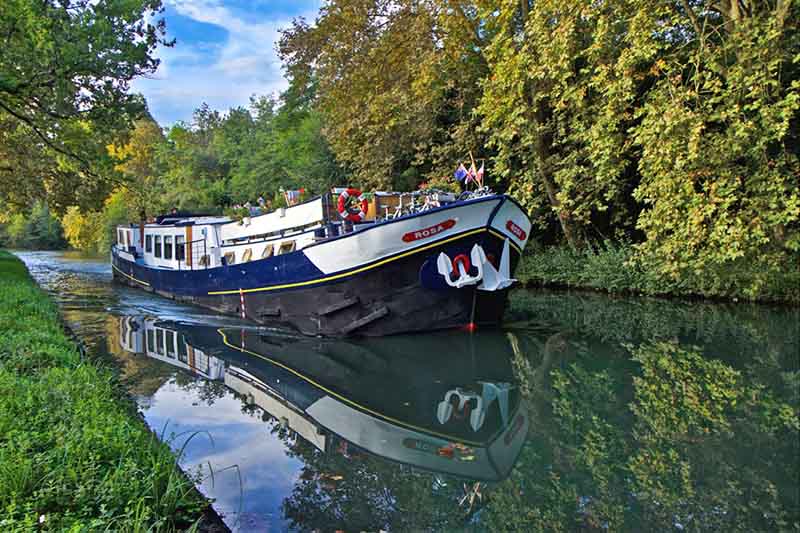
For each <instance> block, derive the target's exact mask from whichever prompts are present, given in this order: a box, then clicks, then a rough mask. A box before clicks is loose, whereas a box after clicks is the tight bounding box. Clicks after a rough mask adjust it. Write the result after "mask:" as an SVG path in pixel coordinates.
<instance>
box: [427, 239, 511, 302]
mask: <svg viewBox="0 0 800 533" xmlns="http://www.w3.org/2000/svg"><path fill="white" fill-rule="evenodd" d="M469 260H470V261H471V263H472V266H474V267H475V269H476V270H477V273H476V274H475V275H470V274H469V272H468V271H469V270H470V268H469V266H467V265H468V264H469V262H468V261H467V257H466V256H464V255H459V256H456V257H455V259H452V260H451V259H450V257H448V255H447V254H445V253H444V252H442V253H440V254H439V257H438V258H437V259H436V268H437V270H438V272H439V274H441V275H442V276H443V277H444V280H445V282H446V283H447V284H448V285H449V286H451V287H454V288H456V289H460V288H461V287H465V286H467V285H475V284H477V283H478V282H481V281H482V283H481V284H480V285H479V286H478V289H479V290H482V291H496V290H500V289H504V288H506V287H508V286H509V285H511V284H512V283H514V282H515V281H517V280H516V279H514V278H512V277H510V276H511V260H510V250H509V245H508V239H505V242H504V243H503V254H502V256H501V257H500V268H499V270H498V269H496V268H495V267H494V265H492V263H491V262H490V261H489V260H488V259H487V258H486V252H485V251H484V250H483V247H481V246H480V245H479V244H475V245H474V246H473V247H472V250H471V251H470V254H469ZM453 274H458V277H456V278H455V279H452V277H451V276H452V275H453Z"/></svg>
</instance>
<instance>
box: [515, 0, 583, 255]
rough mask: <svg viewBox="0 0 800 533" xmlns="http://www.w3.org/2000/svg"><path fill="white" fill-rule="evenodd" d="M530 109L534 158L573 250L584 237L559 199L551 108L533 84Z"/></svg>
mask: <svg viewBox="0 0 800 533" xmlns="http://www.w3.org/2000/svg"><path fill="white" fill-rule="evenodd" d="M528 2H529V0H520V15H521V17H522V27H523V29H522V31H523V33H524V32H525V23H526V22H527V21H528V16H529V12H530V5H529V4H528ZM530 109H532V110H533V112H532V113H530V114H529V117H530V118H529V120H531V122H533V123H534V124H535V125H536V129H537V130H538V132H539V133H538V135H537V136H536V147H535V153H534V158H535V159H536V163H537V167H538V171H539V176H540V178H541V180H542V183H543V184H544V189H545V191H546V192H547V198H548V200H550V206H551V207H552V208H553V210H554V211H555V212H556V213H558V221H559V223H560V224H561V230H562V231H563V232H564V238H566V239H567V243H568V244H569V246H570V248H572V249H573V250H578V249H580V248H581V247H582V246H583V244H582V239H581V237H580V231H579V230H578V226H577V225H576V224H575V221H573V220H572V216H571V215H570V213H569V211H567V210H565V209H561V202H560V201H559V200H558V184H557V183H556V180H555V178H554V177H553V171H552V168H551V164H550V160H551V157H552V150H551V148H552V143H553V139H552V137H551V135H550V134H549V133H547V130H546V125H547V121H548V119H549V117H550V112H549V111H550V110H549V108H548V106H547V104H546V103H545V102H542V101H537V98H536V88H535V87H534V85H533V84H531V86H530Z"/></svg>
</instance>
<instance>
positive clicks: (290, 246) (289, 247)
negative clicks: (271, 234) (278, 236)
mask: <svg viewBox="0 0 800 533" xmlns="http://www.w3.org/2000/svg"><path fill="white" fill-rule="evenodd" d="M296 247H297V244H296V243H295V241H286V242H282V243H281V247H280V248H278V255H283V254H288V253H289V252H294V250H295V248H296Z"/></svg>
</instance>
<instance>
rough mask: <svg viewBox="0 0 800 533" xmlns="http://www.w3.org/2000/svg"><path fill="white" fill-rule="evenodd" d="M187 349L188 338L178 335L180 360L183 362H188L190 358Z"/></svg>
mask: <svg viewBox="0 0 800 533" xmlns="http://www.w3.org/2000/svg"><path fill="white" fill-rule="evenodd" d="M187 352H188V350H186V338H185V337H184V336H183V335H181V336H180V337H178V360H179V361H181V362H184V363H185V362H187V361H188V360H189V354H188V353H187Z"/></svg>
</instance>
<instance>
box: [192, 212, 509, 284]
mask: <svg viewBox="0 0 800 533" xmlns="http://www.w3.org/2000/svg"><path fill="white" fill-rule="evenodd" d="M483 232H490V233H492V234H494V235H496V236H498V237H500V238H501V239H504V238H505V236H501V235H500V234H498V233H497V232H494V231H492V230H490V229H489V228H478V229H474V230H470V231H466V232H464V233H461V234H458V235H454V236H452V237H449V238H447V239H442V240H439V241H436V242H432V243H430V244H426V245H425V246H420V247H419V248H414V249H413V250H409V251H407V252H403V253H400V254H397V255H394V256H391V257H387V258H386V259H382V260H380V261H377V262H375V263H371V264H369V265H365V266H363V267H360V268H356V269H353V270H348V271H346V272H340V273H339V274H334V275H332V276H325V277H322V278H314V279H309V280H306V281H297V282H294V283H284V284H280V285H269V286H267V287H257V288H254V289H241V291H240V289H233V290H226V291H211V292H209V293H208V294H209V295H220V294H239V293H240V292H244V293H247V292H261V291H274V290H278V289H290V288H293V287H304V286H307V285H316V284H318V283H325V282H328V281H333V280H336V279H341V278H345V277H348V276H352V275H354V274H359V273H361V272H366V271H367V270H371V269H373V268H377V267H379V266H383V265H385V264H386V263H391V262H392V261H396V260H398V259H402V258H404V257H408V256H410V255H414V254H416V253H419V252H424V251H425V250H429V249H431V248H434V247H436V246H439V245H442V244H446V243H448V242H451V241H455V240H458V239H462V238H464V237H468V236H470V235H476V234H478V233H483ZM514 249H515V250H517V252H519V253H522V251H521V249H520V248H519V246H516V245H514ZM301 253H302V252H301Z"/></svg>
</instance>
